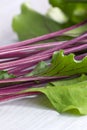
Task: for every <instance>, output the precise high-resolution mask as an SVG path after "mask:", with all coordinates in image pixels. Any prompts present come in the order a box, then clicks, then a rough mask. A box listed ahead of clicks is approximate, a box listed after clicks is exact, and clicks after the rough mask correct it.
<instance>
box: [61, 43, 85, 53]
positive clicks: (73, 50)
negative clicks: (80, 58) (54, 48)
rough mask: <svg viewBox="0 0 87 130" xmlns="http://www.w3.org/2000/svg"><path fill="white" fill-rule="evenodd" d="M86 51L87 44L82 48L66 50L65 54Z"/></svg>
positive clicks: (81, 46)
mask: <svg viewBox="0 0 87 130" xmlns="http://www.w3.org/2000/svg"><path fill="white" fill-rule="evenodd" d="M86 49H87V44H83V45H80V46H77V47H72V48H69V49H65V50H64V53H65V54H69V53H75V52H79V51H83V50H86Z"/></svg>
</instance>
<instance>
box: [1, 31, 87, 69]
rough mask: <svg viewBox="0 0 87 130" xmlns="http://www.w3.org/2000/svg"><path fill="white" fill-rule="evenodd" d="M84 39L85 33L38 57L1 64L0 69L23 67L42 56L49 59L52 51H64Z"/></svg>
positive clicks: (86, 35)
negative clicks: (46, 56)
mask: <svg viewBox="0 0 87 130" xmlns="http://www.w3.org/2000/svg"><path fill="white" fill-rule="evenodd" d="M86 37H87V33H86V34H83V35H81V36H79V37H77V38H74V39H73V40H70V41H68V42H65V43H64V44H62V45H59V46H58V47H54V48H52V49H49V50H47V51H44V52H42V53H40V55H39V56H38V54H37V55H35V56H31V57H29V58H25V59H21V60H17V61H12V62H7V63H2V64H0V69H5V68H8V67H15V65H16V66H20V65H25V64H28V63H33V62H37V61H38V60H39V61H40V60H41V59H42V57H43V55H46V54H48V57H50V56H51V55H52V53H53V52H54V51H58V50H60V49H64V48H65V47H66V46H70V45H72V44H75V43H76V42H78V41H80V40H82V39H84V38H86ZM49 53H51V55H50V56H49ZM44 59H45V57H44Z"/></svg>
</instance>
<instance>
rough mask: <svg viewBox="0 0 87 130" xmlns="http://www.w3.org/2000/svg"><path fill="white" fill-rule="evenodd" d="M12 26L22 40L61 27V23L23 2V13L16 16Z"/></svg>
mask: <svg viewBox="0 0 87 130" xmlns="http://www.w3.org/2000/svg"><path fill="white" fill-rule="evenodd" d="M12 26H13V29H14V31H15V32H16V33H17V34H18V37H19V39H20V40H24V39H29V38H33V37H37V36H40V35H43V34H47V33H50V32H53V31H57V30H59V29H61V25H60V24H58V23H57V22H55V21H53V20H52V19H50V18H48V17H46V16H43V15H41V14H39V13H37V12H35V11H34V10H32V9H31V8H29V6H28V4H22V6H21V14H19V15H17V16H15V17H14V19H13V22H12Z"/></svg>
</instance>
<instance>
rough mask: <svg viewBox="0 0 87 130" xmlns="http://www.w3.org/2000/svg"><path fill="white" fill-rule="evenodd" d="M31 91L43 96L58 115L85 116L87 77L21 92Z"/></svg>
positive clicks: (86, 111) (86, 109)
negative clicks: (65, 113) (64, 113)
mask: <svg viewBox="0 0 87 130" xmlns="http://www.w3.org/2000/svg"><path fill="white" fill-rule="evenodd" d="M33 91H35V92H41V93H43V94H45V95H46V97H47V98H48V99H49V101H50V102H51V103H52V105H53V106H54V108H55V109H56V110H57V111H58V112H60V113H62V112H71V113H73V112H78V114H87V76H84V75H83V76H82V77H80V78H76V79H71V80H66V81H58V82H56V83H52V84H50V85H47V86H46V87H42V88H32V89H27V90H25V91H23V92H33ZM74 114H75V113H74Z"/></svg>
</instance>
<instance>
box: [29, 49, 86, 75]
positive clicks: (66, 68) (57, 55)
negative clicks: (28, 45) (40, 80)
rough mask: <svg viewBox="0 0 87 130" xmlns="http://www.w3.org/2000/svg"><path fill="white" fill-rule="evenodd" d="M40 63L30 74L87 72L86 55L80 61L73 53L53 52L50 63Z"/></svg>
mask: <svg viewBox="0 0 87 130" xmlns="http://www.w3.org/2000/svg"><path fill="white" fill-rule="evenodd" d="M42 64H45V66H44V65H43V67H42V65H41V66H40V63H39V67H38V69H37V67H36V68H35V70H33V71H32V72H31V74H30V75H31V76H71V75H75V74H76V75H78V74H87V57H85V58H83V59H82V60H81V61H77V60H75V59H74V54H69V55H64V53H63V51H60V52H54V54H53V57H52V61H51V64H50V65H46V63H44V62H43V63H42ZM27 76H28V74H27Z"/></svg>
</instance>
